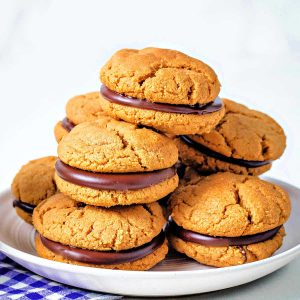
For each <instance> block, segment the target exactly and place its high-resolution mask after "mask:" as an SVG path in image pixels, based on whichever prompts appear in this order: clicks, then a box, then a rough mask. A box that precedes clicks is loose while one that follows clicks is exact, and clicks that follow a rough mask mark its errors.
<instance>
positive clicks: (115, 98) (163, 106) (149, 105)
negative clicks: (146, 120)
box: [100, 85, 223, 115]
mask: <svg viewBox="0 0 300 300" xmlns="http://www.w3.org/2000/svg"><path fill="white" fill-rule="evenodd" d="M100 93H101V95H102V96H103V97H104V98H105V99H106V100H107V101H109V102H112V103H116V104H120V105H125V106H131V107H137V108H141V109H149V110H155V111H161V112H166V113H174V114H193V115H206V114H210V113H213V112H217V111H219V110H221V109H222V108H223V102H222V101H221V99H220V98H219V97H217V98H216V99H215V100H214V101H212V102H210V103H207V104H203V105H200V104H196V105H177V104H176V105H175V104H167V103H157V102H150V101H147V100H142V99H137V98H132V97H129V96H125V95H122V94H119V93H116V92H114V91H112V90H110V89H109V88H108V87H106V86H105V85H102V86H101V88H100Z"/></svg>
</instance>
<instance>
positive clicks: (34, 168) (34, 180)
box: [11, 156, 57, 205]
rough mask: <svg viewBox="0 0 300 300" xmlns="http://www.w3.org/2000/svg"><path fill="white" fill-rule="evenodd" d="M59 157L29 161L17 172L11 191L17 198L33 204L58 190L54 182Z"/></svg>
mask: <svg viewBox="0 0 300 300" xmlns="http://www.w3.org/2000/svg"><path fill="white" fill-rule="evenodd" d="M56 159H57V157H55V156H47V157H42V158H38V159H35V160H31V161H29V162H28V163H27V164H26V165H24V166H22V167H21V169H20V171H19V172H18V173H17V174H16V176H15V178H14V180H13V182H12V185H11V191H12V194H13V195H14V197H15V198H16V199H17V200H21V201H22V202H26V203H29V204H32V205H37V204H39V203H40V202H41V201H42V200H44V199H46V198H48V197H50V196H52V195H54V194H55V193H56V192H57V188H56V184H55V182H54V164H55V161H56Z"/></svg>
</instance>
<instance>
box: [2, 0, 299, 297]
mask: <svg viewBox="0 0 300 300" xmlns="http://www.w3.org/2000/svg"><path fill="white" fill-rule="evenodd" d="M299 13H300V2H299V1H283V0H282V1H230V2H228V1H197V0H187V1H178V0H172V1H171V0H167V1H159V0H153V1H151V2H150V1H149V2H143V4H141V1H138V0H128V1H115V0H114V1H106V2H102V3H100V1H89V2H87V1H66V0H65V1H34V0H28V1H21V0H20V1H18V0H16V1H2V2H0V128H1V130H0V166H1V168H0V189H1V190H2V189H4V188H6V187H7V186H9V185H10V182H11V180H12V178H13V176H14V174H15V173H16V172H17V171H18V169H19V168H20V166H21V165H22V164H24V163H26V162H27V161H28V160H30V159H34V158H37V157H40V156H44V155H51V154H55V153H56V142H55V140H54V136H53V127H54V125H55V123H56V122H57V121H58V120H59V119H61V118H62V117H63V116H64V106H65V103H66V101H67V100H68V99H69V98H70V97H72V96H74V95H76V94H80V93H85V92H88V91H92V90H97V89H98V88H99V81H98V73H99V69H100V67H101V65H102V64H103V63H104V62H105V61H106V60H107V59H108V58H109V56H110V55H111V53H112V52H113V51H115V50H117V49H119V48H126V47H127V48H143V47H146V46H158V47H166V48H175V49H178V50H182V51H184V52H186V53H188V54H190V55H192V56H196V57H198V58H200V59H202V60H204V61H205V62H207V63H208V64H210V65H211V66H212V67H213V68H214V69H215V71H216V72H217V74H218V76H219V79H220V82H221V83H222V91H221V96H222V97H227V98H231V99H233V100H236V101H239V102H242V103H244V104H246V105H248V106H249V107H251V108H255V109H257V110H261V111H264V112H266V113H268V114H270V115H271V116H272V117H274V118H275V119H276V120H277V121H278V122H279V123H280V124H281V125H282V127H283V128H284V130H285V132H286V135H287V137H288V140H287V149H286V151H285V153H284V155H283V157H282V158H281V159H280V160H279V161H276V162H275V163H274V165H273V167H272V169H271V171H270V172H268V176H273V177H275V178H279V179H281V180H284V181H287V182H289V183H291V184H294V185H296V186H300V176H299V175H298V174H299V171H298V170H299V169H300V159H299V153H300V139H299V136H300V133H299V130H300V109H299V99H300V88H299V74H300V55H299V53H300V52H299V50H300V24H299ZM299 201H300V200H299ZM299 270H300V259H298V260H297V261H296V262H295V263H293V264H291V265H289V266H288V267H286V268H284V269H283V270H281V271H278V272H276V273H275V274H273V275H270V276H268V277H266V278H265V279H262V280H259V281H255V282H254V283H251V284H248V285H245V286H243V287H239V288H235V289H230V290H226V291H220V292H216V293H212V294H209V296H207V295H203V296H201V297H200V298H199V299H202V298H203V299H205V297H209V298H210V297H212V299H225V298H226V299H227V297H230V298H232V299H237V298H239V299H248V298H250V296H251V298H253V297H255V298H256V299H259V297H265V296H268V295H272V297H273V296H274V297H275V295H276V296H277V297H278V298H276V299H280V298H281V297H282V296H283V295H285V296H286V297H285V299H298V298H300V291H299V288H298V287H297V285H296V279H298V280H299V278H300V271H299ZM273 299H275V298H273Z"/></svg>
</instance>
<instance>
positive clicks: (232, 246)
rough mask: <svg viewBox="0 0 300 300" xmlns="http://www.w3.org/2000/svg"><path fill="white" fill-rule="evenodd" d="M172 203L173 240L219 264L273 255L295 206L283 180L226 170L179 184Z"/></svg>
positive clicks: (188, 251)
mask: <svg viewBox="0 0 300 300" xmlns="http://www.w3.org/2000/svg"><path fill="white" fill-rule="evenodd" d="M169 203H170V204H169V210H170V212H171V223H170V226H169V238H170V242H171V244H172V246H173V247H174V248H175V249H176V250H177V251H178V252H181V253H184V254H186V255H187V256H189V257H191V258H193V259H195V260H196V261H198V262H199V263H202V264H205V265H210V266H215V267H226V266H233V265H241V264H244V263H249V262H254V261H257V260H261V259H264V258H267V257H269V256H271V255H272V254H273V253H274V252H275V251H276V250H277V249H278V248H280V246H281V244H282V240H283V237H284V235H285V232H284V228H283V226H282V225H283V224H284V223H285V222H286V221H287V219H288V217H289V215H290V210H291V206H290V200H289V197H288V194H287V193H286V192H285V191H284V190H283V189H281V188H280V187H279V186H277V185H274V184H272V183H269V182H266V181H263V180H260V179H259V178H257V177H251V176H244V175H237V174H233V173H228V172H227V173H218V174H214V175H211V176H208V177H205V178H203V179H202V180H200V181H198V183H196V184H195V183H194V184H191V185H186V186H185V187H182V188H180V189H178V190H177V191H175V193H173V194H172V196H171V198H170V201H169Z"/></svg>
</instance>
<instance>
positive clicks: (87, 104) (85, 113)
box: [54, 92, 104, 143]
mask: <svg viewBox="0 0 300 300" xmlns="http://www.w3.org/2000/svg"><path fill="white" fill-rule="evenodd" d="M102 115H104V112H103V110H102V108H101V105H100V100H99V92H91V93H87V94H83V95H79V96H75V97H73V98H71V99H70V100H69V101H68V102H67V105H66V118H65V119H64V120H63V121H59V122H58V123H57V124H56V125H55V128H54V135H55V138H56V141H57V142H58V143H59V142H60V140H61V139H62V138H63V136H65V135H66V134H67V133H69V132H70V131H71V129H72V128H73V127H74V126H76V125H78V124H80V123H83V122H87V121H94V120H97V119H98V118H99V116H102Z"/></svg>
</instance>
